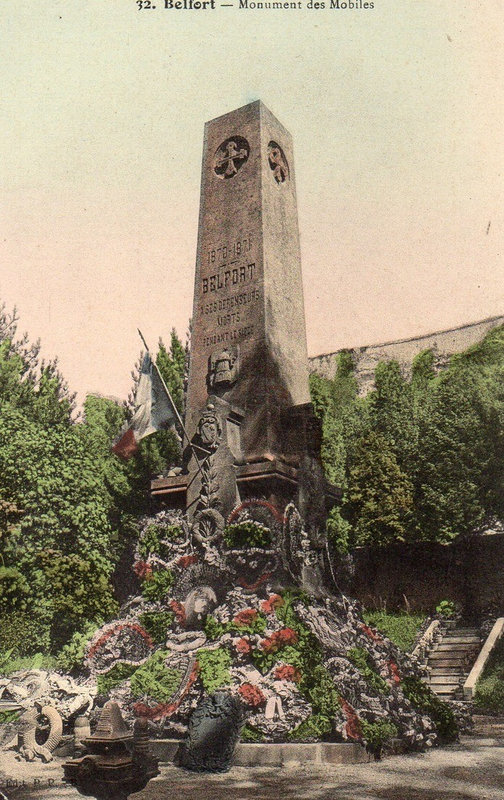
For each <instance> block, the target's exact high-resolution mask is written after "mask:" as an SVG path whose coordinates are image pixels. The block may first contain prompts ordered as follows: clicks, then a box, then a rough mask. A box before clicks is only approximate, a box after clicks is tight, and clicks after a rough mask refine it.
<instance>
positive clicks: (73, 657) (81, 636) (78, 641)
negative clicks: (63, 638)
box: [56, 622, 99, 672]
mask: <svg viewBox="0 0 504 800" xmlns="http://www.w3.org/2000/svg"><path fill="white" fill-rule="evenodd" d="M98 628H99V624H98V623H97V622H90V623H89V624H88V625H86V627H85V628H84V630H83V631H82V632H81V631H77V632H76V633H74V635H73V636H72V638H71V639H70V641H69V642H68V644H66V645H65V646H64V647H63V648H62V649H61V650H60V652H59V653H58V655H57V656H56V664H57V666H58V669H62V670H64V671H65V672H73V671H74V670H78V669H81V668H82V665H83V661H84V651H85V649H86V645H87V643H88V642H89V640H90V639H91V637H92V636H93V634H94V633H95V631H96V630H97V629H98Z"/></svg>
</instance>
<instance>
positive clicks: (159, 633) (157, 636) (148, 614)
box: [140, 611, 175, 644]
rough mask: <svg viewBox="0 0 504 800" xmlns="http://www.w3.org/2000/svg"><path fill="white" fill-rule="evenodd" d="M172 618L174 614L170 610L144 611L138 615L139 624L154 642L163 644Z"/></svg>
mask: <svg viewBox="0 0 504 800" xmlns="http://www.w3.org/2000/svg"><path fill="white" fill-rule="evenodd" d="M174 619H175V614H174V613H173V612H172V611H145V612H144V613H143V614H141V615H140V624H141V625H142V627H143V628H145V630H146V631H147V633H148V634H149V635H150V636H151V638H152V641H153V642H154V643H155V644H164V643H165V642H166V635H167V631H168V629H169V628H170V627H171V625H172V623H173V620H174Z"/></svg>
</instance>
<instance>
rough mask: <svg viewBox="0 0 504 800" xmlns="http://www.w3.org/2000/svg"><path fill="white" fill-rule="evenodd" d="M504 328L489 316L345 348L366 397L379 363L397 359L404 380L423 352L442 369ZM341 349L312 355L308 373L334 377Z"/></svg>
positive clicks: (503, 321)
mask: <svg viewBox="0 0 504 800" xmlns="http://www.w3.org/2000/svg"><path fill="white" fill-rule="evenodd" d="M498 325H504V316H502V317H491V318H489V319H485V320H482V321H481V322H474V323H472V324H470V325H462V326H460V327H459V328H453V329H452V330H448V331H438V332H437V333H429V334H426V335H425V336H419V337H416V338H411V339H400V340H399V341H396V342H385V343H384V344H372V345H368V346H366V347H352V348H348V350H349V352H350V353H351V354H352V357H353V360H354V363H355V375H356V378H357V382H358V385H359V391H360V393H361V394H366V393H367V392H368V391H370V390H371V389H372V388H373V381H374V371H375V368H376V365H377V364H378V362H379V361H392V360H396V361H398V362H399V364H400V365H401V368H402V370H403V374H404V375H405V376H407V377H409V376H410V374H411V364H412V362H413V359H414V358H415V356H416V355H418V353H421V352H422V351H423V350H430V349H432V350H433V351H434V354H435V357H436V361H435V364H436V367H437V369H442V368H443V366H445V365H446V364H447V363H448V360H449V358H450V356H451V355H453V354H454V353H460V352H462V351H463V350H465V349H466V348H468V347H470V346H471V345H474V344H477V342H479V341H481V340H482V339H483V337H484V336H485V335H486V334H487V333H488V331H490V330H491V329H492V328H495V327H497V326H498ZM339 352H341V350H336V351H335V352H334V353H327V354H325V355H319V356H314V357H312V358H310V359H309V367H310V371H311V372H318V373H319V374H320V375H323V376H324V377H326V378H333V377H334V373H335V370H336V359H335V356H336V355H338V353H339Z"/></svg>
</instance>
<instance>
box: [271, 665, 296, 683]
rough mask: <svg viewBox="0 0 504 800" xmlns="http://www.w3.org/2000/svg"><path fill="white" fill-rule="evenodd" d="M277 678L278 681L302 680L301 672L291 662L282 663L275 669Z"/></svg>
mask: <svg viewBox="0 0 504 800" xmlns="http://www.w3.org/2000/svg"><path fill="white" fill-rule="evenodd" d="M275 678H276V679H277V680H278V681H292V682H293V683H299V681H300V680H301V673H300V671H299V670H298V669H296V667H293V666H292V665H291V664H281V665H280V666H279V667H277V668H276V670H275Z"/></svg>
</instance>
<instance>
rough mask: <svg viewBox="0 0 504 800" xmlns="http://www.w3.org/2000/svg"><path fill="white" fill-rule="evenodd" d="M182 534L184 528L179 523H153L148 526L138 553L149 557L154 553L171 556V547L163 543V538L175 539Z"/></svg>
mask: <svg viewBox="0 0 504 800" xmlns="http://www.w3.org/2000/svg"><path fill="white" fill-rule="evenodd" d="M180 536H182V529H181V528H180V527H179V525H156V524H155V523H151V524H150V525H148V526H147V528H146V529H145V531H144V534H143V536H142V538H141V540H140V542H139V545H138V553H139V555H140V557H141V558H147V557H148V556H150V555H151V554H152V553H155V554H156V555H158V556H160V557H161V558H165V557H168V556H169V552H168V551H169V548H167V547H166V546H165V545H163V543H162V539H167V540H168V541H173V540H175V539H178V538H179V537H180Z"/></svg>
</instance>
